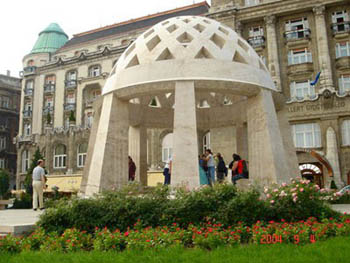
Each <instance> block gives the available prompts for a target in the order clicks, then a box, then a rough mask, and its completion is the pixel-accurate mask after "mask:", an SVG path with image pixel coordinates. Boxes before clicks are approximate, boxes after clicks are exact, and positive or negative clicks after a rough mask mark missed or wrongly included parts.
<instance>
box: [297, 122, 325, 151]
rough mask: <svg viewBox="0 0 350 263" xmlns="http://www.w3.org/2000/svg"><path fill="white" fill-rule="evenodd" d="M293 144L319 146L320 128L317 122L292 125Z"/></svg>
mask: <svg viewBox="0 0 350 263" xmlns="http://www.w3.org/2000/svg"><path fill="white" fill-rule="evenodd" d="M292 131H293V139H294V145H295V147H297V148H317V147H321V129H320V125H318V124H317V123H305V124H295V125H292Z"/></svg>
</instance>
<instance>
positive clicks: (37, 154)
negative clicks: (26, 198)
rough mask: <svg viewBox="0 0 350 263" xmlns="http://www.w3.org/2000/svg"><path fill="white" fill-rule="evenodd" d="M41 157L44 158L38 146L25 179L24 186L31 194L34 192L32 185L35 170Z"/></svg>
mask: <svg viewBox="0 0 350 263" xmlns="http://www.w3.org/2000/svg"><path fill="white" fill-rule="evenodd" d="M40 159H44V157H43V156H42V155H41V153H40V150H39V147H38V148H37V149H36V151H35V153H34V156H33V158H32V162H31V164H30V166H29V168H28V170H27V175H26V179H25V180H24V187H25V189H26V192H27V193H28V194H30V195H31V194H33V186H32V174H33V170H34V168H35V167H36V166H37V165H38V161H39V160H40Z"/></svg>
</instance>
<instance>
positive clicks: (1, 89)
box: [0, 72, 21, 188]
mask: <svg viewBox="0 0 350 263" xmlns="http://www.w3.org/2000/svg"><path fill="white" fill-rule="evenodd" d="M20 98H21V79H19V78H15V77H11V76H10V72H8V74H7V75H2V74H0V169H5V170H7V171H8V172H9V173H10V187H11V188H13V186H14V184H15V182H16V159H17V152H16V145H15V144H13V140H14V138H15V137H16V136H17V134H18V124H19V108H20Z"/></svg>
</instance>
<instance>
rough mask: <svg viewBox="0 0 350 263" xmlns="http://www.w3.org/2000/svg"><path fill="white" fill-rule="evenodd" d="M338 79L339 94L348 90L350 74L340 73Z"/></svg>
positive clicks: (349, 88) (349, 90)
mask: <svg viewBox="0 0 350 263" xmlns="http://www.w3.org/2000/svg"><path fill="white" fill-rule="evenodd" d="M338 81H339V94H341V95H343V94H345V93H346V92H350V75H341V76H340V78H339V79H338Z"/></svg>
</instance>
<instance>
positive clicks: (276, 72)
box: [264, 16, 282, 91]
mask: <svg viewBox="0 0 350 263" xmlns="http://www.w3.org/2000/svg"><path fill="white" fill-rule="evenodd" d="M264 20H265V24H266V40H267V41H266V42H267V53H268V62H269V70H270V73H271V75H272V79H273V81H274V82H275V85H276V87H277V90H278V91H282V85H281V72H280V63H279V59H278V44H277V34H276V17H275V16H266V17H265V18H264Z"/></svg>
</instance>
